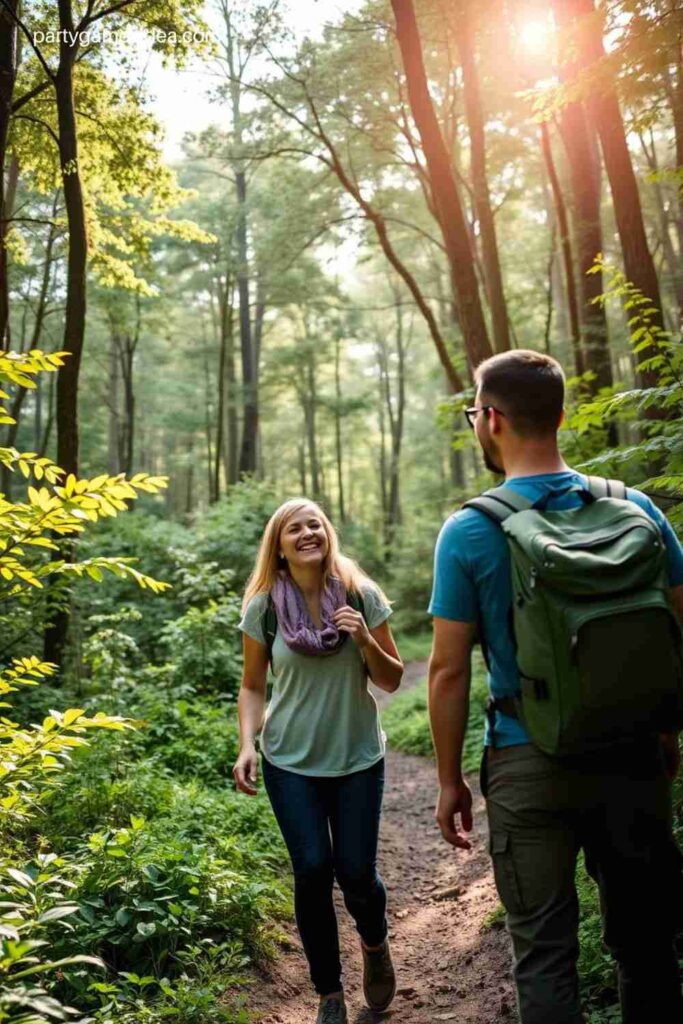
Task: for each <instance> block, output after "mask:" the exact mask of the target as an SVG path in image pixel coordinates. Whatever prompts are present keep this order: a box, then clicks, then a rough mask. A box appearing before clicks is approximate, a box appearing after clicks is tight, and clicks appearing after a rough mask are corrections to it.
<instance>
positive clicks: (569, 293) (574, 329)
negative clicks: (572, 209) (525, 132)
mask: <svg viewBox="0 0 683 1024" xmlns="http://www.w3.org/2000/svg"><path fill="white" fill-rule="evenodd" d="M541 150H542V152H543V159H544V161H545V166H546V170H547V172H548V180H549V182H550V188H551V191H552V194H553V203H554V208H555V216H556V218H557V227H558V231H559V235H560V247H561V249H562V263H563V265H564V283H565V290H566V297H567V311H568V314H569V326H570V331H571V342H572V351H573V353H574V368H575V371H576V374H577V376H579V377H580V376H581V374H582V373H584V372H585V365H584V360H583V353H582V351H581V335H580V329H579V307H578V303H577V299H576V281H575V280H574V261H573V258H572V249H571V241H570V238H569V224H568V221H567V207H566V205H565V201H564V196H563V194H562V188H561V186H560V182H559V178H558V177H557V171H556V170H555V161H554V160H553V151H552V146H551V144H550V134H549V132H548V125H547V122H545V121H543V122H542V123H541Z"/></svg>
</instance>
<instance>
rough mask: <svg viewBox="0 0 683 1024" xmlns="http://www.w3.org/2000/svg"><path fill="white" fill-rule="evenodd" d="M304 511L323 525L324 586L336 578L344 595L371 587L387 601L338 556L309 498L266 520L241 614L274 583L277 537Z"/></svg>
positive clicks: (333, 535)
mask: <svg viewBox="0 0 683 1024" xmlns="http://www.w3.org/2000/svg"><path fill="white" fill-rule="evenodd" d="M305 508H310V509H313V510H314V511H315V514H316V515H317V516H318V517H319V519H320V521H321V523H322V524H323V529H324V530H325V534H326V536H327V545H328V548H327V554H326V556H325V562H324V564H323V585H324V584H325V583H326V582H327V580H328V579H329V578H330V577H331V576H335V577H337V578H338V579H340V580H341V581H342V583H343V584H344V586H345V587H346V589H347V591H350V592H352V593H356V594H360V593H361V591H362V590H363V588H364V587H368V586H370V587H372V588H373V589H374V590H375V591H377V593H378V594H379V595H380V597H382V598H383V599H384V600H385V601H386V600H387V598H386V595H385V594H384V593H383V591H382V590H381V589H380V587H378V586H377V584H376V583H375V582H374V580H371V579H370V577H369V576H368V575H367V574H366V573H364V572H363V570H362V569H361V567H360V566H359V565H358V563H357V562H354V560H353V559H352V558H348V557H347V556H346V555H343V554H342V553H341V550H340V548H339V537H338V536H337V531H336V530H335V528H334V526H333V525H332V523H331V522H330V520H329V519H328V518H327V516H326V515H325V513H324V512H323V510H322V509H321V507H320V505H318V503H317V502H315V501H311V500H310V499H309V498H290V500H289V501H285V502H284V503H283V504H282V505H280V507H279V508H278V509H277V510H276V511H275V512H273V514H272V516H271V517H270V519H269V520H268V525H267V526H266V528H265V530H264V531H263V537H262V538H261V544H260V545H259V549H258V554H257V555H256V564H255V566H254V571H253V572H252V574H251V576H250V577H249V580H248V581H247V586H246V588H245V591H244V598H243V600H242V611H243V612H244V610H245V608H246V607H247V605H248V604H249V602H250V601H251V600H252V598H254V597H256V595H257V594H267V593H269V592H270V590H271V588H272V586H273V584H274V583H275V580H276V579H277V575H278V573H279V572H280V571H281V570H282V566H281V564H280V562H279V559H278V551H279V547H280V534H281V532H282V529H283V527H284V525H285V523H286V522H287V520H288V519H289V518H290V517H291V516H292V515H294V513H295V512H301V511H302V509H305Z"/></svg>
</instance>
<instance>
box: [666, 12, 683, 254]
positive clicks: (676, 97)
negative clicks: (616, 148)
mask: <svg viewBox="0 0 683 1024" xmlns="http://www.w3.org/2000/svg"><path fill="white" fill-rule="evenodd" d="M674 46H675V51H676V61H675V69H676V70H675V72H671V73H670V75H669V79H668V87H667V95H668V97H669V105H670V107H671V117H672V120H673V126H674V152H675V161H676V169H677V170H678V171H680V170H681V169H682V168H683V34H682V33H681V30H680V28H678V29H677V35H676V42H675V44H674ZM677 200H678V202H677V211H676V213H677V216H676V233H677V235H678V254H679V256H680V257H681V258H683V180H681V179H679V182H678V189H677Z"/></svg>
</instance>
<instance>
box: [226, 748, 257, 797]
mask: <svg viewBox="0 0 683 1024" xmlns="http://www.w3.org/2000/svg"><path fill="white" fill-rule="evenodd" d="M232 774H233V778H234V780H235V785H236V786H237V789H238V790H239V791H240V793H246V795H247V796H256V793H257V789H256V780H257V778H258V754H257V753H256V747H255V746H254V744H253V743H245V745H244V746H243V747H242V749H241V750H240V754H239V757H238V758H237V760H236V761H235V766H234V768H233V769H232Z"/></svg>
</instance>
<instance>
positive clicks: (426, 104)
mask: <svg viewBox="0 0 683 1024" xmlns="http://www.w3.org/2000/svg"><path fill="white" fill-rule="evenodd" d="M391 6H392V8H393V11H394V17H395V19H396V31H397V36H398V42H399V46H400V49H401V54H402V57H403V66H404V70H405V75H406V82H407V86H408V97H409V100H410V108H411V111H412V115H413V119H414V121H415V124H416V126H417V130H418V132H419V135H420V139H421V142H422V148H423V151H424V155H425V160H426V162H427V167H428V169H429V176H430V181H431V186H432V194H433V196H434V202H435V206H436V210H437V214H438V220H439V224H440V227H441V231H442V233H443V238H444V242H445V245H446V253H447V256H448V262H449V266H450V271H451V277H452V280H453V288H454V291H455V293H456V295H457V296H458V313H459V317H460V324H461V326H462V332H463V339H464V343H465V351H466V353H467V358H468V361H469V364H470V366H471V367H475V366H477V365H478V364H479V363H480V362H482V360H484V359H487V358H488V357H489V356H490V355H491V354H492V349H491V344H490V342H489V337H488V331H487V329H486V321H485V320H484V313H483V310H482V307H481V300H480V297H479V287H478V284H477V277H476V273H475V270H474V262H473V258H472V249H471V247H470V242H469V238H468V233H467V223H466V220H465V216H464V213H463V209H462V204H461V202H460V196H459V194H458V189H457V185H456V182H455V175H454V173H453V167H452V165H451V160H450V156H449V154H448V150H447V149H446V145H445V143H444V140H443V136H442V134H441V129H440V127H439V122H438V120H437V117H436V114H435V112H434V105H433V103H432V99H431V96H430V94H429V87H428V84H427V75H426V72H425V67H424V61H423V57H422V45H421V41H420V35H419V31H418V27H417V20H416V17H415V8H414V5H413V0H391Z"/></svg>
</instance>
